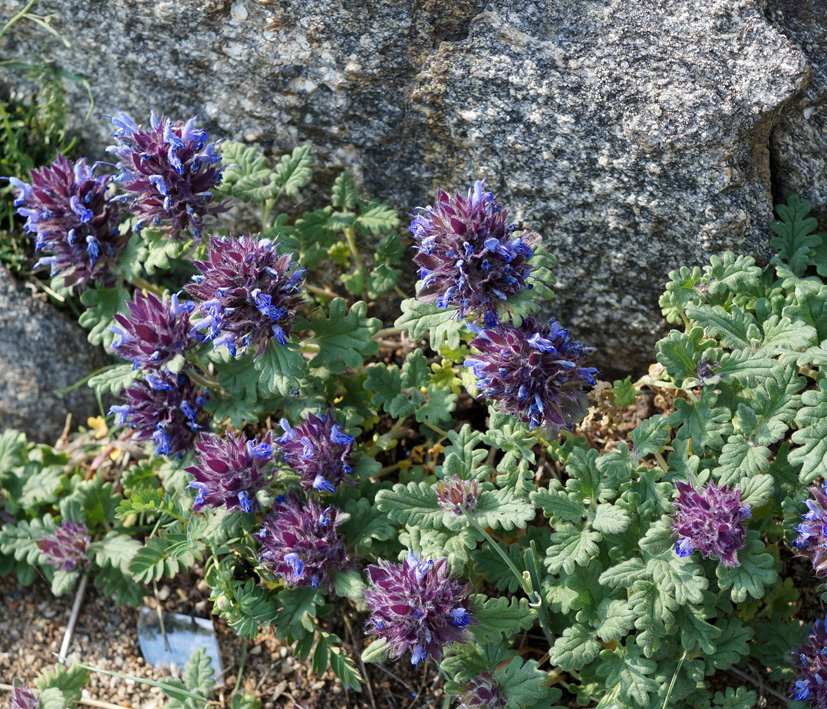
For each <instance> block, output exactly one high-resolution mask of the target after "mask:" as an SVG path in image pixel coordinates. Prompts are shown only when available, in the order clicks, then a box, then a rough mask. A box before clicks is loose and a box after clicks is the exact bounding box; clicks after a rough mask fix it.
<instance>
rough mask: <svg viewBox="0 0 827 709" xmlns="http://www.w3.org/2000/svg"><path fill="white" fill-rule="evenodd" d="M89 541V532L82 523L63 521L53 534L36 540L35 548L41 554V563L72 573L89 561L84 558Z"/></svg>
mask: <svg viewBox="0 0 827 709" xmlns="http://www.w3.org/2000/svg"><path fill="white" fill-rule="evenodd" d="M89 541H90V539H89V530H88V529H86V525H85V524H84V523H83V522H70V521H69V520H65V519H64V520H62V521H61V523H60V524H59V525H57V527H55V531H54V532H52V533H51V534H49V535H47V536H45V537H43V539H40V540H38V542H37V546H38V547H39V548H40V551H41V553H42V554H43V561H44V562H45V563H47V564H49V566H54V567H55V568H56V569H62V570H63V571H73V570H74V569H76V568H78V567H80V566H85V565H86V563H87V562H88V561H89V559H88V558H87V556H86V547H87V545H88V544H89Z"/></svg>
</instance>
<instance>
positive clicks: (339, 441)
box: [276, 409, 356, 492]
mask: <svg viewBox="0 0 827 709" xmlns="http://www.w3.org/2000/svg"><path fill="white" fill-rule="evenodd" d="M279 425H280V426H281V427H282V429H283V430H284V434H283V435H282V436H280V437H279V438H277V439H276V442H277V443H278V444H279V445H280V446H281V452H282V458H283V459H284V462H285V463H287V464H288V465H289V466H290V467H291V468H293V470H295V471H296V472H297V473H298V474H299V475H300V476H301V484H302V486H303V487H304V488H305V490H308V491H309V490H311V489H316V490H319V491H321V490H326V491H327V492H336V488H337V487H338V486H339V484H340V483H342V482H346V483H351V484H355V483H356V481H355V479H354V477H353V466H352V463H353V436H349V435H348V434H347V433H345V432H344V431H343V430H342V428H341V427H340V426H339V424H338V422H337V421H336V413H335V412H334V411H333V409H328V411H327V413H326V414H322V413H320V414H319V415H318V416H316V415H315V414H308V415H307V420H306V421H305V422H304V423H302V424H299V425H298V426H296V427H295V428H293V427H292V426H291V425H290V424H289V423H288V421H287V419H282V420H281V421H280V422H279Z"/></svg>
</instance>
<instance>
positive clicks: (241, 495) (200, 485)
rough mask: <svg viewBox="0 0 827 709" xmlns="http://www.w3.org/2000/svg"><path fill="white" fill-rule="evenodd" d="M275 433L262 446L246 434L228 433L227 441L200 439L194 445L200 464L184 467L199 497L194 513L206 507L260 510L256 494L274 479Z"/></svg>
mask: <svg viewBox="0 0 827 709" xmlns="http://www.w3.org/2000/svg"><path fill="white" fill-rule="evenodd" d="M272 443H273V434H272V433H271V432H269V431H268V432H267V433H266V434H265V436H264V437H263V438H262V440H261V443H259V442H258V440H257V439H253V440H252V441H248V440H247V438H246V437H245V436H244V434H241V435H240V436H235V435H233V434H232V433H228V434H227V436H226V438H219V437H218V436H213V435H205V436H201V438H199V440H198V441H197V442H196V443H195V452H196V455H197V456H198V464H197V465H193V466H191V467H189V468H185V470H186V472H188V473H190V474H191V475H192V476H193V477H194V478H195V480H193V481H192V482H191V483H190V484H189V487H192V488H195V489H196V490H197V491H198V494H197V496H196V498H195V503H194V504H193V506H192V509H193V510H194V511H196V512H197V511H198V510H200V509H201V508H202V507H204V505H208V506H210V507H222V506H226V508H227V509H228V510H234V509H242V510H244V511H245V512H253V511H255V510H257V509H259V507H260V506H259V504H258V500H257V499H256V493H257V492H258V491H259V490H262V489H264V488H265V487H267V485H268V484H269V483H270V482H271V480H272V477H273V475H272V466H270V461H271V459H272V457H273V447H272Z"/></svg>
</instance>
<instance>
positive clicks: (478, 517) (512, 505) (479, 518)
mask: <svg viewBox="0 0 827 709" xmlns="http://www.w3.org/2000/svg"><path fill="white" fill-rule="evenodd" d="M449 514H453V512H450V513H449ZM470 514H471V518H472V519H474V520H475V521H476V522H477V524H479V525H480V526H481V527H483V528H485V527H491V528H493V529H504V530H506V531H508V530H511V529H515V528H516V529H525V527H526V526H527V525H528V523H529V522H530V521H531V520H533V519H534V505H532V504H531V503H530V502H529V501H528V500H526V499H524V498H522V497H518V496H517V494H516V493H515V492H514V491H513V490H509V489H503V490H482V491H480V494H479V497H478V501H477V506H476V508H475V509H474V510H473V511H472V512H471V513H470ZM455 516H456V515H455ZM444 523H445V521H444V520H443V524H444ZM445 526H448V525H447V524H446V525H445Z"/></svg>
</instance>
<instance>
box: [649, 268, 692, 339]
mask: <svg viewBox="0 0 827 709" xmlns="http://www.w3.org/2000/svg"><path fill="white" fill-rule="evenodd" d="M700 282H701V269H700V268H698V267H697V266H696V267H695V268H693V269H692V270H690V269H688V268H687V267H686V266H682V267H681V269H680V271H670V272H669V283H667V284H666V292H665V293H664V294H663V295H662V296H661V297H660V300H659V301H658V303H659V305H660V308H661V310H662V312H663V316H664V317H665V318H666V320H667V322H670V323H673V324H676V325H678V324H680V323H681V322H682V320H681V316H682V315H684V313H685V311H686V306H687V305H689V304H690V303H692V304H699V303H701V302H702V301H703V295H701V292H700V291H699V290H698V289H697V285H698V284H699V283H700Z"/></svg>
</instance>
